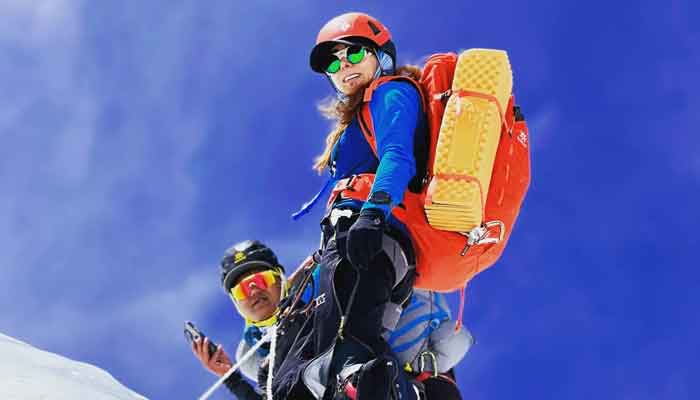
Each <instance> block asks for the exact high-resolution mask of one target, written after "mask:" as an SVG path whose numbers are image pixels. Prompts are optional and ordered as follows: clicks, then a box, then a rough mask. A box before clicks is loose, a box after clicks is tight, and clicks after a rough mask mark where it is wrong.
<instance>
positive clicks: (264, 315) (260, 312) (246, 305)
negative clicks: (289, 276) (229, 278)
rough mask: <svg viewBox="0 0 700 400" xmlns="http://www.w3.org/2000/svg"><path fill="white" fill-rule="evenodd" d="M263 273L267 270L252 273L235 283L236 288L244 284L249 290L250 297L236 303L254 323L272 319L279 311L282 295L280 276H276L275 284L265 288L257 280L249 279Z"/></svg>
mask: <svg viewBox="0 0 700 400" xmlns="http://www.w3.org/2000/svg"><path fill="white" fill-rule="evenodd" d="M262 271H265V270H264V269H263V270H258V271H251V272H250V273H248V274H246V275H243V276H241V277H240V278H239V279H237V280H236V281H235V282H234V286H235V285H237V284H239V283H241V282H243V283H244V285H246V287H247V288H248V296H246V298H244V299H242V300H234V301H236V304H238V308H239V310H240V311H241V312H242V313H243V314H244V315H245V317H246V318H248V319H250V320H252V321H263V320H266V319H268V318H270V317H272V315H273V314H274V313H275V310H277V306H278V305H279V302H280V295H281V293H282V283H281V278H280V276H279V275H276V276H275V282H274V283H273V284H272V285H270V286H268V287H265V286H266V285H265V284H263V285H260V284H258V283H257V282H256V280H255V279H249V278H251V277H253V275H255V274H256V273H258V272H262Z"/></svg>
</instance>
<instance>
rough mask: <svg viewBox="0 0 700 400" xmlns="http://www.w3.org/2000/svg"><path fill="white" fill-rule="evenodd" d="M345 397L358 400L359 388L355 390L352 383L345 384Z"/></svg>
mask: <svg viewBox="0 0 700 400" xmlns="http://www.w3.org/2000/svg"><path fill="white" fill-rule="evenodd" d="M345 395H346V396H348V397H349V398H350V399H352V400H355V399H357V388H355V386H353V385H352V383H350V382H348V383H346V384H345Z"/></svg>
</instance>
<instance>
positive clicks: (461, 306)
mask: <svg viewBox="0 0 700 400" xmlns="http://www.w3.org/2000/svg"><path fill="white" fill-rule="evenodd" d="M466 289H467V284H466V283H465V284H464V286H462V290H460V292H459V317H457V323H455V332H459V330H460V329H462V314H464V300H465V294H464V291H465V290H466Z"/></svg>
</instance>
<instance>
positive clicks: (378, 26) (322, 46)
mask: <svg viewBox="0 0 700 400" xmlns="http://www.w3.org/2000/svg"><path fill="white" fill-rule="evenodd" d="M337 43H344V44H358V43H359V44H363V45H369V46H371V47H374V48H376V49H380V50H382V51H384V52H385V53H387V54H389V55H390V56H391V58H392V60H393V61H394V63H396V47H395V46H394V43H393V42H392V41H391V32H389V30H388V29H387V28H386V26H384V24H382V23H381V22H379V20H377V19H376V18H374V17H372V16H369V15H367V14H363V13H357V12H351V13H346V14H342V15H339V16H337V17H335V18H333V19H332V20H330V21H328V22H327V23H326V25H324V26H323V28H321V31H320V32H319V33H318V36H317V37H316V46H314V48H313V50H311V57H310V59H309V62H310V64H311V69H312V70H314V71H316V72H323V67H324V66H323V62H324V61H325V59H326V57H327V56H328V50H330V48H331V47H333V46H334V45H335V44H337Z"/></svg>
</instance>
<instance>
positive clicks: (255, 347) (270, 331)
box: [199, 327, 277, 400]
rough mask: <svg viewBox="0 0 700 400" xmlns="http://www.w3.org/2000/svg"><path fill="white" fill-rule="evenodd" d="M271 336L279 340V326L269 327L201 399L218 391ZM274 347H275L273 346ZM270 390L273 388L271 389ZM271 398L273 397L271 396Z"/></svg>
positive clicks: (274, 340) (273, 341)
mask: <svg viewBox="0 0 700 400" xmlns="http://www.w3.org/2000/svg"><path fill="white" fill-rule="evenodd" d="M270 338H272V343H276V341H277V340H276V339H277V327H272V328H270V329H268V331H267V333H266V334H265V336H263V337H262V338H260V340H258V342H257V343H255V345H253V347H251V348H250V350H248V351H247V352H246V353H245V354H244V355H243V356H242V357H241V358H240V360H238V362H237V363H236V364H234V365H233V366H232V367H231V369H229V370H228V371H226V373H225V374H224V375H223V376H222V377H221V378H219V380H218V381H216V383H215V384H214V385H212V387H210V388H209V390H207V391H206V392H205V393H204V394H203V395H201V396H200V397H199V400H206V399H208V398H209V397H210V396H211V395H212V394H213V393H214V391H216V389H218V388H219V386H221V384H222V383H224V381H225V380H226V379H228V378H229V377H230V376H231V375H232V374H233V373H234V372H236V371H237V370H238V369H239V368H240V367H241V365H243V363H244V362H246V361H248V359H249V358H250V357H252V356H253V354H255V352H256V351H257V350H258V349H259V348H260V346H262V345H263V343H265V342H267V341H268V340H270ZM273 348H274V347H273ZM270 375H272V374H270ZM269 380H270V379H269V378H268V381H269ZM270 390H271V389H270ZM270 399H271V397H270Z"/></svg>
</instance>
